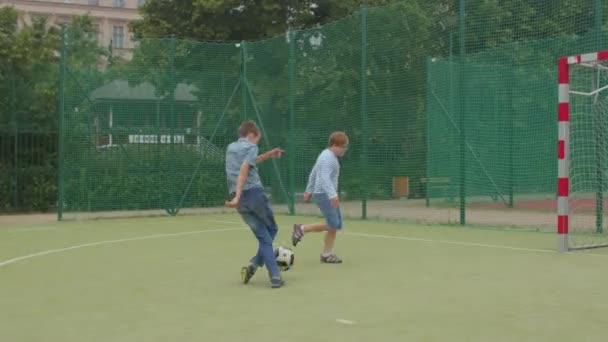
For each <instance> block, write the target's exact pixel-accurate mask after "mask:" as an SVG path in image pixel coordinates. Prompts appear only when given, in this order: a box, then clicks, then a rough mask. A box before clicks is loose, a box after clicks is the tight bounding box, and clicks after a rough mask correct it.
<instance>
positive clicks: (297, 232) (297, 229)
mask: <svg viewBox="0 0 608 342" xmlns="http://www.w3.org/2000/svg"><path fill="white" fill-rule="evenodd" d="M302 237H304V229H303V228H302V225H301V224H294V225H293V233H292V234H291V243H292V244H293V246H294V247H295V246H296V245H297V244H298V242H300V240H302Z"/></svg>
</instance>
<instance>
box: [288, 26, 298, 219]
mask: <svg viewBox="0 0 608 342" xmlns="http://www.w3.org/2000/svg"><path fill="white" fill-rule="evenodd" d="M288 34H289V136H290V138H289V139H288V144H289V146H288V151H289V199H288V203H289V214H290V215H295V214H296V194H295V177H296V137H297V133H296V124H295V109H294V102H295V99H294V94H295V85H294V83H295V80H294V78H295V64H296V62H295V58H296V54H295V39H296V35H295V32H294V31H293V29H291V28H290V29H289V33H288Z"/></svg>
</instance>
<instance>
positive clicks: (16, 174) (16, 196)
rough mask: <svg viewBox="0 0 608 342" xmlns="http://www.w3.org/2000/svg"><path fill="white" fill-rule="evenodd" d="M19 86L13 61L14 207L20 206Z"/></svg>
mask: <svg viewBox="0 0 608 342" xmlns="http://www.w3.org/2000/svg"><path fill="white" fill-rule="evenodd" d="M16 92H17V86H16V82H15V63H14V62H11V107H10V108H11V129H12V131H13V134H14V136H13V168H12V172H11V193H12V196H11V202H12V204H11V205H12V206H13V208H17V207H18V206H19V169H18V167H19V129H18V126H17V112H16V111H17V108H16V107H17V104H16V103H17V94H16Z"/></svg>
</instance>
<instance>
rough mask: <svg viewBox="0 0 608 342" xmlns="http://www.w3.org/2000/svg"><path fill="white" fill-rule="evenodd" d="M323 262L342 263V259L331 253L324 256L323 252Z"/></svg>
mask: <svg viewBox="0 0 608 342" xmlns="http://www.w3.org/2000/svg"><path fill="white" fill-rule="evenodd" d="M321 262H322V263H324V264H341V263H342V259H340V258H338V257H337V256H336V255H335V254H330V255H327V256H323V254H321Z"/></svg>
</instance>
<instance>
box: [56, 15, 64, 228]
mask: <svg viewBox="0 0 608 342" xmlns="http://www.w3.org/2000/svg"><path fill="white" fill-rule="evenodd" d="M65 35H66V27H65V26H62V27H61V54H60V57H59V59H60V63H59V146H58V150H59V170H58V171H59V172H58V179H57V183H58V184H57V188H58V189H59V193H58V195H57V197H58V200H57V220H58V221H61V220H62V219H63V203H64V201H65V198H64V196H65V186H64V162H65V127H64V125H65V78H66V65H65V63H66V55H65V54H66V41H65Z"/></svg>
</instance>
